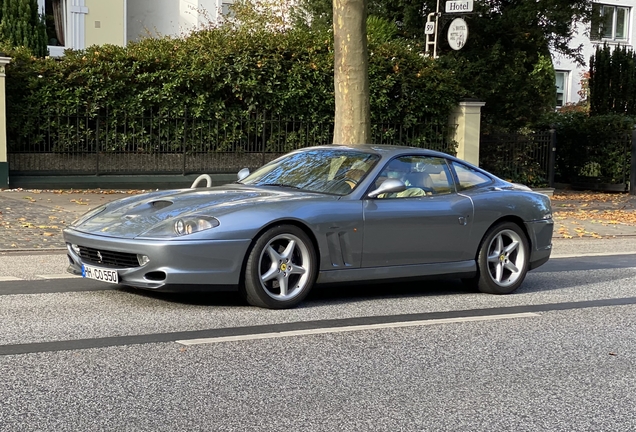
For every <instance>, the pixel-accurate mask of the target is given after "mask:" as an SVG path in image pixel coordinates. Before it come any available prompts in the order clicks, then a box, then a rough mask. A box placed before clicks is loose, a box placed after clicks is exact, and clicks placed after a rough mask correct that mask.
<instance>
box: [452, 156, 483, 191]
mask: <svg viewBox="0 0 636 432" xmlns="http://www.w3.org/2000/svg"><path fill="white" fill-rule="evenodd" d="M453 168H455V173H456V174H457V180H459V190H466V189H471V188H474V187H477V186H483V185H485V184H488V183H490V182H492V179H491V178H490V177H488V176H487V175H486V174H484V173H482V172H479V171H477V170H475V169H473V168H471V167H469V166H467V165H464V164H460V163H457V162H453Z"/></svg>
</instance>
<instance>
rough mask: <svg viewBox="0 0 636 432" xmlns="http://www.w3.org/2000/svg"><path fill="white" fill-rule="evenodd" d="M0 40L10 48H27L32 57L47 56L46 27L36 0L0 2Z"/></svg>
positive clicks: (7, 0)
mask: <svg viewBox="0 0 636 432" xmlns="http://www.w3.org/2000/svg"><path fill="white" fill-rule="evenodd" d="M0 3H1V5H2V13H1V14H0V17H1V19H0V40H2V41H3V42H4V43H6V44H8V45H10V46H12V47H27V48H29V49H30V50H31V51H32V52H33V54H34V55H36V56H38V57H44V56H46V55H47V54H48V49H47V47H46V45H47V39H46V25H45V22H44V17H42V16H41V15H40V14H39V12H38V2H37V0H2V1H1V2H0Z"/></svg>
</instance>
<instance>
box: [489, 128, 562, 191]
mask: <svg viewBox="0 0 636 432" xmlns="http://www.w3.org/2000/svg"><path fill="white" fill-rule="evenodd" d="M555 140H556V134H555V131H554V130H552V131H536V132H531V133H528V134H520V133H498V134H482V135H481V137H480V142H479V165H480V166H481V167H482V168H484V169H486V170H488V171H490V172H492V173H493V174H495V175H497V176H499V177H501V178H503V179H506V180H510V181H514V182H518V183H523V184H526V185H529V186H537V187H539V186H552V185H553V184H554V173H555V170H554V164H555V152H554V150H553V149H555Z"/></svg>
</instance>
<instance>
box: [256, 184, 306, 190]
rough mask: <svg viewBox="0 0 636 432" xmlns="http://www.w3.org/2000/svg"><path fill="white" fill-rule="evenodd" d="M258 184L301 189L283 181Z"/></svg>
mask: <svg viewBox="0 0 636 432" xmlns="http://www.w3.org/2000/svg"><path fill="white" fill-rule="evenodd" d="M258 186H278V187H284V188H291V189H302V188H299V187H298V186H294V185H288V184H284V183H259V185H258Z"/></svg>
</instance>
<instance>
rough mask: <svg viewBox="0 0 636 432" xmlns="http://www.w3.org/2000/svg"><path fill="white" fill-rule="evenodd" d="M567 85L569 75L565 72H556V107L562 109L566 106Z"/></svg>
mask: <svg viewBox="0 0 636 432" xmlns="http://www.w3.org/2000/svg"><path fill="white" fill-rule="evenodd" d="M567 84H568V73H567V72H563V71H556V106H557V108H560V107H562V106H564V105H565V104H566V103H567V102H568V101H567Z"/></svg>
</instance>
